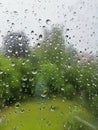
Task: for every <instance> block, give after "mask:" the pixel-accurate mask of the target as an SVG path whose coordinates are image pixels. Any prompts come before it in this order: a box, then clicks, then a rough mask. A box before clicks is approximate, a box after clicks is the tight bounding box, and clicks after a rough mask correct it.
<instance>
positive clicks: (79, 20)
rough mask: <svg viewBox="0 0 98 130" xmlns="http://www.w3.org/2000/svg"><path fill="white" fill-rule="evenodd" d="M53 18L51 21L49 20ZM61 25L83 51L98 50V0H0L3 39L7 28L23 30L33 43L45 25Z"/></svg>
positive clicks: (0, 21) (0, 38) (75, 44)
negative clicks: (33, 33) (32, 32)
mask: <svg viewBox="0 0 98 130" xmlns="http://www.w3.org/2000/svg"><path fill="white" fill-rule="evenodd" d="M47 19H50V22H48V23H47V22H46V21H47ZM55 24H60V25H63V26H64V30H65V35H66V29H67V28H69V31H68V32H67V34H68V35H69V37H71V39H70V40H69V41H70V43H72V44H74V47H76V48H77V49H78V50H80V51H84V50H86V51H88V52H90V51H93V52H94V53H95V52H96V51H98V0H0V42H1V43H2V39H3V38H2V37H3V35H6V33H7V31H21V30H23V31H24V32H25V33H26V34H27V35H28V37H29V38H30V39H32V38H33V37H34V40H33V41H31V42H32V44H34V42H35V39H36V37H38V36H35V35H32V34H31V31H32V30H34V32H35V33H36V34H37V35H39V34H40V33H42V32H43V26H45V27H46V28H50V27H51V26H52V25H55Z"/></svg>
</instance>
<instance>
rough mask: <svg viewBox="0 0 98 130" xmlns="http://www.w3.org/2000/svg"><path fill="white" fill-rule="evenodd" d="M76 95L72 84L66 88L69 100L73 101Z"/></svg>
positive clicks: (66, 95)
mask: <svg viewBox="0 0 98 130" xmlns="http://www.w3.org/2000/svg"><path fill="white" fill-rule="evenodd" d="M75 94H76V90H75V88H74V86H73V85H72V84H70V83H69V84H66V85H65V87H64V95H65V97H67V99H72V98H73V97H74V96H75Z"/></svg>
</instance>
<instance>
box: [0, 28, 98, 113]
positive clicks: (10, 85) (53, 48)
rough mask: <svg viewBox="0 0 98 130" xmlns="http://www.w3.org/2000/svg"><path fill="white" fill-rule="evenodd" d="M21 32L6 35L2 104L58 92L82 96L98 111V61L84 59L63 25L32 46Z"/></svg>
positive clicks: (0, 61)
mask: <svg viewBox="0 0 98 130" xmlns="http://www.w3.org/2000/svg"><path fill="white" fill-rule="evenodd" d="M17 35H18V33H14V34H13V33H12V34H10V35H7V36H6V37H5V39H4V51H3V52H1V54H0V106H1V107H4V106H5V105H8V104H11V103H13V102H16V101H20V100H22V99H24V98H25V97H42V98H45V97H51V96H53V95H55V96H56V95H57V96H63V97H66V99H69V100H74V99H76V100H77V99H78V100H79V101H80V102H81V103H83V105H85V104H86V107H88V108H89V109H90V110H92V112H93V113H94V114H96V115H97V114H98V62H97V60H95V59H94V60H92V59H89V60H86V61H85V60H83V59H82V58H81V56H80V54H79V52H78V51H77V50H76V49H75V48H74V47H73V46H72V45H70V44H68V42H67V40H66V37H64V35H63V31H62V29H59V28H53V29H52V30H51V31H50V32H49V33H48V35H47V36H46V37H45V38H44V39H43V40H42V41H41V42H39V43H37V44H36V45H35V46H34V47H32V48H29V47H28V41H29V40H28V38H27V37H25V35H24V34H23V33H22V35H21V34H20V33H19V35H18V36H17ZM23 35H24V37H23ZM40 37H42V36H40ZM22 39H23V40H22ZM23 48H24V49H23Z"/></svg>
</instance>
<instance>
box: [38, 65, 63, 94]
mask: <svg viewBox="0 0 98 130" xmlns="http://www.w3.org/2000/svg"><path fill="white" fill-rule="evenodd" d="M39 85H40V87H41V86H42V85H44V86H43V88H47V90H48V91H49V93H55V92H57V91H58V90H59V89H60V88H61V87H62V86H64V79H63V78H62V77H61V73H60V71H59V69H58V67H57V65H56V64H52V63H46V64H42V65H41V66H40V69H39V71H38V73H37V76H36V86H39Z"/></svg>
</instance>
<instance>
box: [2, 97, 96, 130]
mask: <svg viewBox="0 0 98 130" xmlns="http://www.w3.org/2000/svg"><path fill="white" fill-rule="evenodd" d="M95 126H96V125H95V120H94V117H93V116H92V115H91V114H90V113H89V112H88V111H87V110H86V109H85V108H82V107H81V106H79V105H78V104H77V103H76V102H74V101H68V100H64V99H62V98H56V99H47V100H32V101H27V102H24V103H18V102H17V103H16V104H15V105H13V106H10V107H8V108H5V109H3V110H1V112H0V130H93V129H94V130H95V129H96V130H97V128H96V127H95Z"/></svg>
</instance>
